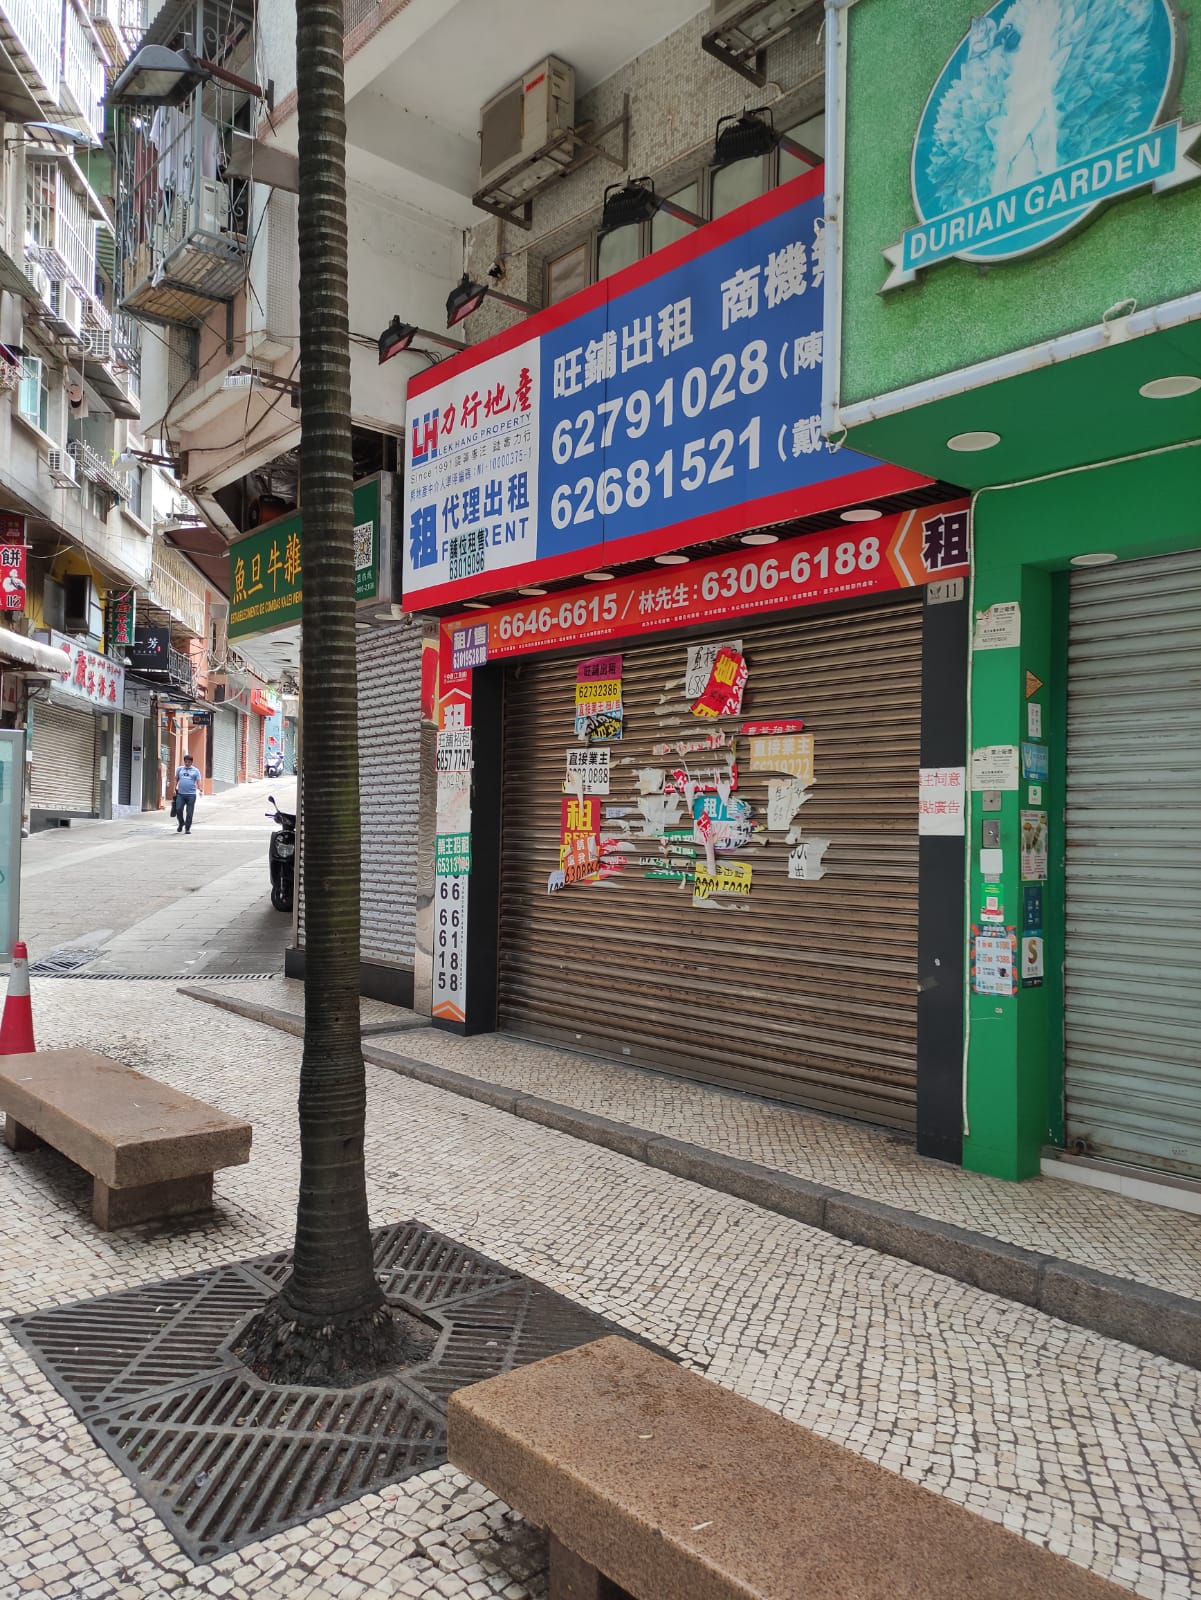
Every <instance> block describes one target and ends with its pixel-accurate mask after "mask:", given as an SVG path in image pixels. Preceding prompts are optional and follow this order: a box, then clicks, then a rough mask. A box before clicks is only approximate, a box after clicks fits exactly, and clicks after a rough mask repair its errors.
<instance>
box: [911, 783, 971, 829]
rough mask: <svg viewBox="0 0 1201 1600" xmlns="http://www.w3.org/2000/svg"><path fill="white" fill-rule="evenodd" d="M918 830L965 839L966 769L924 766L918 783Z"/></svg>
mask: <svg viewBox="0 0 1201 1600" xmlns="http://www.w3.org/2000/svg"><path fill="white" fill-rule="evenodd" d="M917 793H918V800H917V831H918V833H919V834H922V835H930V834H935V835H938V834H945V835H956V836H958V837H959V838H962V837H963V830H964V826H965V812H964V804H965V801H966V798H967V769H966V768H965V767H922V768H921V770H920V772H919V773H918V781H917Z"/></svg>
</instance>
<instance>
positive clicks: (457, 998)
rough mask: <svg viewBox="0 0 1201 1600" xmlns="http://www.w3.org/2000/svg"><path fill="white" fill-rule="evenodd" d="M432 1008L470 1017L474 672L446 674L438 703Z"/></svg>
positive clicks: (447, 1015)
mask: <svg viewBox="0 0 1201 1600" xmlns="http://www.w3.org/2000/svg"><path fill="white" fill-rule="evenodd" d="M437 719H438V733H437V757H436V768H437V801H436V805H437V822H436V825H435V826H436V830H437V832H436V842H435V848H434V926H433V971H432V979H433V1003H432V1008H431V1009H432V1012H433V1015H434V1016H435V1017H438V1018H440V1019H441V1020H442V1021H444V1022H453V1023H462V1022H465V1021H466V1020H467V905H468V890H469V888H470V886H471V759H472V756H471V675H470V673H459V674H457V675H456V674H453V673H452V674H446V673H444V674H443V676H442V682H441V684H440V688H439V696H438V704H437Z"/></svg>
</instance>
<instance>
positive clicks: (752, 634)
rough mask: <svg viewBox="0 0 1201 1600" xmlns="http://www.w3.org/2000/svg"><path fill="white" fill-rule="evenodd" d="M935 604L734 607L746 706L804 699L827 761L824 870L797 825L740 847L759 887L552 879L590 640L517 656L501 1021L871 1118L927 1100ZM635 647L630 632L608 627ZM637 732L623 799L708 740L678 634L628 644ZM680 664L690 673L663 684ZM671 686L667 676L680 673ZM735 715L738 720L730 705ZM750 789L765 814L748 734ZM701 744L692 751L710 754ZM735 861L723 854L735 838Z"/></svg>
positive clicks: (745, 793)
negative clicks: (930, 677)
mask: <svg viewBox="0 0 1201 1600" xmlns="http://www.w3.org/2000/svg"><path fill="white" fill-rule="evenodd" d="M921 632H922V620H921V605H920V601H919V600H917V599H915V598H907V599H906V600H905V601H903V602H901V603H899V604H890V605H887V606H880V607H874V608H872V609H870V610H867V611H861V612H854V613H850V612H844V613H841V614H838V615H827V616H818V617H813V616H806V617H801V618H794V619H793V620H791V621H788V622H777V623H773V624H771V625H767V626H764V625H759V624H757V625H749V624H743V625H741V626H737V625H732V626H731V627H730V629H729V630H728V636H729V637H735V638H741V639H742V641H743V645H744V650H745V654H746V658H747V661H748V664H749V668H750V679H749V683H748V687H747V691H746V696H745V699H744V702H743V709H742V712H741V714H740V716H739V718H738V719H737V721H739V722H740V721H743V720H751V721H758V722H765V721H776V720H783V719H795V718H800V719H802V720H803V721H804V723H805V730H806V732H807V733H812V734H813V735H814V739H815V745H814V754H815V781H814V784H813V788H812V790H811V797H810V798H809V799H808V800H807V801H806V802H805V804H804V805H803V806H802V808H801V809H800V810H799V811H798V812H797V814H796V817H795V819H794V824H795V825H796V826H798V827H800V828H801V830H802V832H803V834H804V836H805V837H806V838H813V837H819V838H828V839H829V840H830V841H831V843H830V845H829V848H828V850H827V852H826V855H825V862H824V864H825V868H826V874H825V876H824V877H823V878H822V879H820V880H818V881H809V882H803V881H794V880H790V879H789V877H788V855H789V849H788V846H787V845H786V844H785V842H784V835H783V834H782V833H779V832H776V833H773V834H771V835H770V836H768V837H769V840H770V842H769V843H768V845H767V846H766V848H763V847H760V846H759V845H758V844H752V845H750V846H748V847H747V848H746V849H745V850H742V851H740V852H739V853H738V855H737V857H736V858H735V859H739V860H745V861H749V862H750V863H751V866H752V869H753V881H752V890H751V894H750V897H749V900H747V901H746V902H743V903H739V904H738V905H737V906H733V907H732V908H731V909H724V906H730V905H731V902H730V901H726V902H724V905H723V909H712V908H706V907H694V906H693V905H692V902H691V890H690V888H689V886H688V885H686V884H684V885H681V884H677V883H671V882H667V881H663V880H654V879H649V878H647V877H645V876H644V875H643V869H641V868H640V867H639V865H638V860H639V857H640V856H644V855H651V856H657V855H660V854H661V853H662V848H663V847H662V845H661V843H659V842H658V841H655V840H650V839H644V840H639V841H638V842H637V845H636V850H637V854H636V855H631V856H630V857H629V858H628V864H627V866H626V867H625V869H624V870H623V871H621V872H619V873H617V874H616V875H614V876H613V877H610V878H607V879H604V880H602V881H601V882H599V883H591V884H579V885H574V886H571V887H568V888H565V889H561V890H559V891H558V892H557V893H555V894H553V895H548V894H547V877H548V875H549V874H550V873H551V872H552V871H554V870H555V869H556V868H557V866H558V864H559V824H560V800H561V786H562V782H563V775H564V768H565V751H566V750H567V748H568V747H569V746H570V745H571V744H572V743H573V742H574V734H573V699H574V688H575V681H576V669H577V666H578V662H579V660H580V659H581V658H580V657H578V656H572V657H571V658H569V659H561V660H554V661H546V662H539V661H530V662H525V663H522V664H520V665H515V666H512V667H510V668H509V669H508V674H507V683H506V698H505V733H504V738H505V753H504V767H505V770H504V799H503V804H504V811H503V843H502V910H501V928H500V1007H499V1009H500V1023H501V1026H502V1027H503V1028H505V1029H507V1030H510V1031H512V1032H516V1033H521V1034H524V1035H526V1036H529V1037H535V1038H539V1039H545V1040H549V1041H554V1042H558V1043H562V1044H567V1045H570V1046H572V1047H573V1048H577V1049H587V1050H591V1051H597V1052H601V1053H604V1054H608V1055H612V1056H617V1057H620V1058H622V1059H624V1060H628V1061H636V1062H641V1063H645V1064H646V1065H648V1066H654V1067H659V1068H663V1069H665V1070H668V1071H672V1072H676V1073H679V1074H682V1075H684V1076H687V1077H694V1078H700V1079H705V1080H708V1081H712V1082H716V1083H722V1084H727V1085H731V1086H733V1087H735V1088H740V1089H747V1090H752V1091H755V1092H757V1093H761V1094H768V1095H772V1096H775V1097H777V1098H779V1099H783V1100H788V1101H792V1102H794V1103H797V1104H800V1105H806V1106H813V1107H815V1108H819V1109H822V1110H826V1111H831V1112H837V1113H841V1114H843V1115H849V1116H856V1117H862V1118H865V1119H867V1120H869V1121H872V1122H877V1123H882V1124H886V1125H889V1126H894V1127H903V1128H909V1127H912V1125H913V1120H914V1092H915V1078H916V1032H917V1015H916V1010H917V1005H916V999H917V857H918V838H917V774H918V764H919V721H920V706H921ZM614 648H615V649H616V648H619V647H618V646H615V647H614ZM622 655H623V658H624V661H623V669H624V672H623V689H622V695H623V704H624V714H625V726H624V734H623V738H622V739H621V741H620V742H619V743H617V744H614V745H613V746H612V747H611V749H612V762H613V769H612V778H611V786H610V794H609V797H608V800H607V802H604V804H606V805H609V806H618V807H621V806H630V807H636V806H637V804H638V780H637V776H636V774H637V772H638V770H639V769H640V768H657V769H662V768H664V767H668V766H670V765H671V758H665V757H663V756H661V755H659V756H657V755H655V754H654V753H653V748H652V747H653V746H654V745H656V744H661V743H664V742H674V741H676V740H679V739H696V738H698V737H700V736H701V735H702V734H703V733H704V732H705V731H707V729H708V728H710V727H712V726H713V725H712V724H711V723H708V722H703V721H701V720H700V719H698V718H695V717H693V716H692V715H691V714H690V712H689V709H688V704H687V702H686V701H685V700H684V698H683V694H682V688H681V686H680V683H681V680H682V678H683V675H684V670H685V666H686V658H687V644H686V643H685V642H683V641H678V642H672V643H662V642H658V641H656V642H655V643H654V644H648V645H637V646H635V647H633V648H630V649H626V650H623V651H622ZM669 684H674V685H675V687H674V688H671V689H666V686H667V685H669ZM665 689H666V692H665ZM723 725H724V726H726V727H727V729H729V730H730V731H736V727H737V723H736V722H727V723H725V724H723ZM739 756H740V763H739V773H738V788H737V790H736V794H737V795H738V796H739V797H740V798H743V799H746V800H749V801H750V802H751V804H752V806H753V808H754V810H753V816H754V819H755V820H756V821H758V822H764V821H765V820H766V809H767V786H768V782H769V776H770V775H768V774H765V773H757V772H756V773H752V772H749V771H748V770H747V767H748V765H749V761H748V759H747V758H748V756H749V749H748V747H747V741H746V740H745V739H744V740H742V741H741V745H740V750H739ZM704 759H705V758H704V757H702V756H698V755H693V756H691V757H689V762H690V764H693V765H703V764H704ZM719 859H720V858H719Z"/></svg>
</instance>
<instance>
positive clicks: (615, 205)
mask: <svg viewBox="0 0 1201 1600" xmlns="http://www.w3.org/2000/svg"><path fill="white" fill-rule="evenodd" d="M658 211H664V212H666V213H667V215H668V216H669V217H675V218H676V220H677V221H678V222H686V223H687V224H688V225H689V226H690V227H692V228H699V227H700V226H701V225H702V223H703V222H704V218H703V217H698V216H697V214H696V212H695V211H688V210H686V209H685V208H684V207H683V206H678V205H676V203H675V201H674V200H665V199H663V198H662V196H660V195H657V194H656V193H655V185H654V184H653V182H652V181H651V180H650V178H630V179H628V180H626V181H624V182H622V183H611V184H610V185H609V187H608V188H607V189H606V190H605V202H604V209H603V210H602V212H601V232H602V233H612V232H613V231H614V230H615V229H617V228H628V227H629V226H630V225H631V224H632V223H637V222H648V221H649V220H650V219H651V217H653V216H654V215H655V213H656V212H658Z"/></svg>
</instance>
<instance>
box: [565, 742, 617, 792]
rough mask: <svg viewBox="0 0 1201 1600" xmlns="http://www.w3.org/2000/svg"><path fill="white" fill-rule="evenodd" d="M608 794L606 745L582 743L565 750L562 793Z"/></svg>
mask: <svg viewBox="0 0 1201 1600" xmlns="http://www.w3.org/2000/svg"><path fill="white" fill-rule="evenodd" d="M577 792H580V793H583V794H608V792H609V749H608V746H607V745H598V746H596V747H591V746H589V745H583V746H581V747H578V748H576V749H573V750H569V751H568V752H567V776H566V777H565V778H564V780H563V793H564V794H575V793H577Z"/></svg>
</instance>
